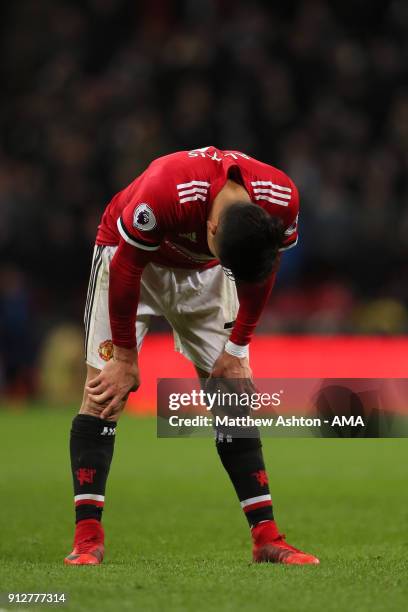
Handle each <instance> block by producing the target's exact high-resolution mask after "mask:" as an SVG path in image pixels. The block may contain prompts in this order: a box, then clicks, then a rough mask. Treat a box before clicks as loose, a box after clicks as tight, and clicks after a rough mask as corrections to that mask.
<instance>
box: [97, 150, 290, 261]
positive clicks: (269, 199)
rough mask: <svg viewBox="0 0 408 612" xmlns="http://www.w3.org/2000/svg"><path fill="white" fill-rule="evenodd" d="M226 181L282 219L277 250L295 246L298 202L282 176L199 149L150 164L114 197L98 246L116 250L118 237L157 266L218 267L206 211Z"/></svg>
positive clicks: (234, 155) (236, 155)
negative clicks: (281, 238) (146, 253)
mask: <svg viewBox="0 0 408 612" xmlns="http://www.w3.org/2000/svg"><path fill="white" fill-rule="evenodd" d="M228 178H230V179H232V180H234V181H236V182H238V183H240V184H241V185H242V186H243V187H244V188H245V189H246V191H247V192H248V194H249V196H250V199H251V201H252V202H253V203H255V204H259V206H262V208H264V209H265V210H266V211H267V212H268V213H270V214H271V215H274V216H277V217H279V218H280V219H282V221H283V224H284V228H285V239H284V242H283V244H282V250H285V249H287V248H290V247H292V246H294V245H295V244H296V242H297V238H298V233H297V220H298V210H299V196H298V191H297V189H296V186H295V185H294V183H293V182H292V181H291V179H290V178H289V177H288V176H287V175H286V174H285V173H284V172H282V171H281V170H278V169H277V168H274V167H273V166H270V165H268V164H265V163H262V162H260V161H258V160H256V159H253V158H252V157H249V155H246V154H245V153H241V152H239V151H221V150H220V149H217V148H215V147H204V148H202V149H194V150H192V151H179V152H177V153H172V154H171V155H166V156H164V157H160V158H158V159H156V160H154V161H153V162H152V163H151V164H150V165H149V167H148V168H147V169H146V170H145V172H143V174H141V175H140V176H139V177H137V178H136V179H135V180H134V181H133V182H132V183H131V184H130V185H129V186H128V187H126V188H125V189H123V191H120V192H119V193H118V194H116V195H115V196H114V198H113V199H112V201H111V202H110V204H109V205H108V206H107V208H106V210H105V213H104V215H103V217H102V221H101V224H100V226H99V228H98V234H97V240H96V242H97V244H107V245H117V244H118V243H119V240H120V237H122V238H123V239H124V240H125V241H126V242H128V243H129V244H131V245H133V246H135V247H138V248H139V249H142V250H144V251H149V255H150V257H149V260H150V261H152V262H154V263H158V264H160V265H162V266H168V267H178V268H200V269H202V268H206V267H210V266H213V265H215V264H216V263H217V261H216V260H215V259H214V256H213V255H212V254H211V253H210V252H209V250H208V245H207V224H206V221H207V218H208V214H209V210H210V208H211V205H212V203H213V201H214V199H215V197H216V196H217V194H218V193H219V192H220V191H221V189H222V188H223V186H224V185H225V183H226V181H227V179H228Z"/></svg>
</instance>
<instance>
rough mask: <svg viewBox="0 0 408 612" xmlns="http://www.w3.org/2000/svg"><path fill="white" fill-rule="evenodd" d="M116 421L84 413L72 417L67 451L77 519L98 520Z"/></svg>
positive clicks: (100, 515)
mask: <svg viewBox="0 0 408 612" xmlns="http://www.w3.org/2000/svg"><path fill="white" fill-rule="evenodd" d="M115 433H116V423H114V422H112V421H106V420H102V419H100V418H99V417H94V416H90V415H87V414H78V415H77V416H76V417H75V418H74V419H73V421H72V428H71V439H70V453H71V469H72V478H73V482H74V500H75V512H76V522H78V521H81V520H83V519H91V518H93V519H97V520H99V521H100V520H101V517H102V510H103V506H104V502H105V486H106V481H107V478H108V474H109V468H110V464H111V461H112V456H113V448H114V443H115Z"/></svg>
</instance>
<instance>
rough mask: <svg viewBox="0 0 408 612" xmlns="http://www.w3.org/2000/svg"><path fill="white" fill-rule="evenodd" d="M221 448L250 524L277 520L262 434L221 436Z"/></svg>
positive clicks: (225, 464)
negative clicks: (263, 450)
mask: <svg viewBox="0 0 408 612" xmlns="http://www.w3.org/2000/svg"><path fill="white" fill-rule="evenodd" d="M216 446H217V451H218V454H219V456H220V459H221V461H222V464H223V466H224V468H225V469H226V471H227V472H228V475H229V477H230V479H231V482H232V484H233V485H234V488H235V491H236V493H237V495H238V499H239V501H240V502H241V507H242V509H243V511H244V513H245V516H246V518H247V520H248V523H249V525H250V526H251V527H252V526H254V525H256V524H257V523H259V522H261V521H268V520H273V510H272V500H271V495H270V492H269V486H268V476H267V474H266V471H265V464H264V460H263V455H262V444H261V440H260V439H259V438H232V439H231V438H230V437H229V436H228V437H226V436H223V435H222V434H221V436H219V437H217V441H216Z"/></svg>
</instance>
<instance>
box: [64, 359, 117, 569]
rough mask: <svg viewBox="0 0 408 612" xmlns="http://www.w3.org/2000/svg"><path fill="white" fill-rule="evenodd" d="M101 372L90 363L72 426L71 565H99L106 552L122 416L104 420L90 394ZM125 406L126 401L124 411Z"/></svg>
mask: <svg viewBox="0 0 408 612" xmlns="http://www.w3.org/2000/svg"><path fill="white" fill-rule="evenodd" d="M99 372H100V369H98V368H95V367H93V366H90V365H89V364H88V365H87V377H86V383H85V389H84V396H83V401H82V405H81V408H80V411H79V413H78V414H77V415H76V416H75V417H74V419H73V421H72V426H71V435H70V456H71V470H72V479H73V485H74V503H75V523H76V529H75V536H74V546H73V550H72V552H71V554H70V555H68V556H67V557H66V559H65V563H66V564H69V565H88V564H98V563H101V561H102V560H103V555H104V531H103V527H102V524H101V519H102V511H103V507H104V504H105V488H106V482H107V479H108V475H109V470H110V465H111V461H112V457H113V450H114V444H115V434H116V424H117V419H118V415H116V416H115V420H113V419H106V420H105V419H101V418H100V413H101V410H102V409H103V406H102V405H99V404H95V403H94V402H92V401H91V400H90V398H89V397H88V393H87V391H86V385H87V383H88V381H89V380H92V378H94V377H95V376H97V375H98V373H99ZM124 406H125V401H123V405H122V407H121V411H122V410H123V408H124ZM121 411H120V412H121ZM119 414H120V413H119Z"/></svg>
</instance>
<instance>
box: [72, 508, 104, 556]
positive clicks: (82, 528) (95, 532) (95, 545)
mask: <svg viewBox="0 0 408 612" xmlns="http://www.w3.org/2000/svg"><path fill="white" fill-rule="evenodd" d="M103 544H104V531H103V527H102V525H101V523H100V522H99V521H97V520H96V519H85V520H83V521H79V523H77V525H76V529H75V538H74V550H73V551H72V553H71V554H70V555H68V557H65V559H64V563H66V564H67V565H98V564H99V563H102V561H103V554H104V545H103Z"/></svg>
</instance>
